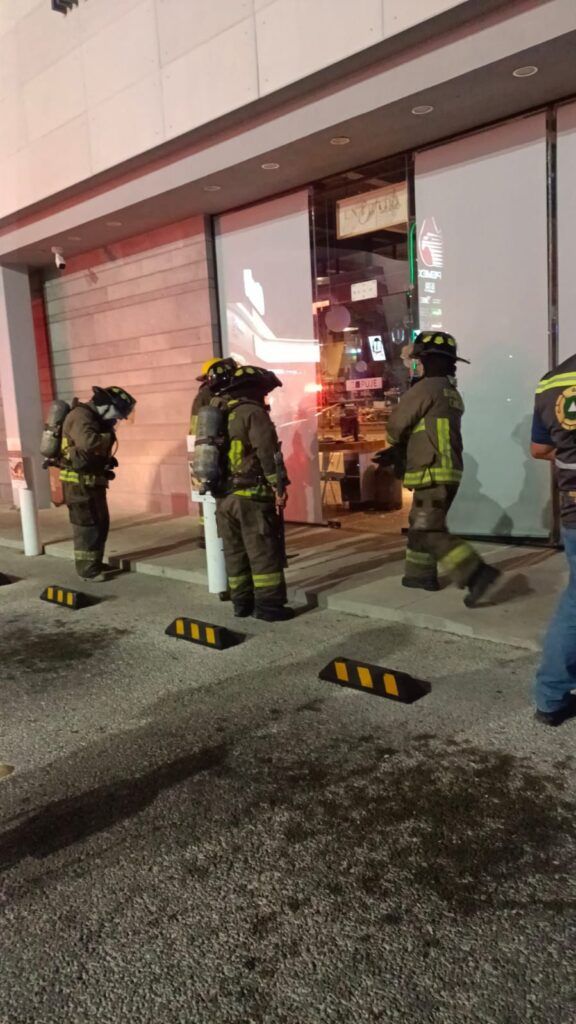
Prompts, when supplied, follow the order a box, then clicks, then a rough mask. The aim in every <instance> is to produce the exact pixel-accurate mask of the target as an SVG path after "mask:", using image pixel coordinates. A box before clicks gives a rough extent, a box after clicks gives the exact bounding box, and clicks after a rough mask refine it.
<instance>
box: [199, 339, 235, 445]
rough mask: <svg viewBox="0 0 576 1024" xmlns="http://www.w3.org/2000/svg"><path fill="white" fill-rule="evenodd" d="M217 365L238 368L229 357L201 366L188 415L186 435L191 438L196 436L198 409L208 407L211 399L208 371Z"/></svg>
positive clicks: (219, 358) (218, 358)
mask: <svg viewBox="0 0 576 1024" xmlns="http://www.w3.org/2000/svg"><path fill="white" fill-rule="evenodd" d="M218 363H222V364H224V365H226V366H228V367H230V368H231V369H234V370H235V369H236V368H237V366H238V363H237V362H236V360H235V359H231V358H229V357H228V358H226V359H224V358H223V357H222V356H214V357H213V358H212V359H207V360H206V362H205V363H204V365H203V366H202V369H201V370H200V374H199V376H198V377H196V380H197V381H199V383H200V387H199V388H198V391H197V392H196V394H195V396H194V401H193V402H192V410H191V413H190V429H189V431H188V433H189V434H190V436H191V437H195V436H196V424H197V422H198V413H199V412H200V409H201V408H202V406H203V405H209V404H210V401H211V399H212V397H213V396H212V392H211V391H210V388H209V387H208V380H207V378H208V371H209V370H211V369H212V367H213V366H217V365H218ZM192 447H193V445H192Z"/></svg>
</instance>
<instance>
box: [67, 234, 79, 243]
mask: <svg viewBox="0 0 576 1024" xmlns="http://www.w3.org/2000/svg"><path fill="white" fill-rule="evenodd" d="M68 241H69V242H81V241H82V235H68Z"/></svg>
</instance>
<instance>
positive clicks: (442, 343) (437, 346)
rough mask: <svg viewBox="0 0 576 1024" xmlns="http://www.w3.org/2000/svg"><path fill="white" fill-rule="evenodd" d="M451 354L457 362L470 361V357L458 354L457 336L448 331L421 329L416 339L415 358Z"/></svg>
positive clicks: (413, 351) (413, 350)
mask: <svg viewBox="0 0 576 1024" xmlns="http://www.w3.org/2000/svg"><path fill="white" fill-rule="evenodd" d="M433 355H436V356H449V357H450V359H453V360H454V361H455V362H457V363H468V364H469V363H470V360H469V359H462V358H461V357H460V356H459V355H458V346H457V344H456V338H454V337H453V336H452V335H451V334H447V332H446V331H420V334H419V335H418V337H417V338H416V340H415V341H414V348H413V349H412V357H413V358H414V359H425V358H426V356H433Z"/></svg>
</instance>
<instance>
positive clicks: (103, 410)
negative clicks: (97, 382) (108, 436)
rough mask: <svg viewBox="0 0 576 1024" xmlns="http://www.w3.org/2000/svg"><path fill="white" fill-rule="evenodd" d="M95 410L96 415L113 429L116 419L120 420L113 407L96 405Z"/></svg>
mask: <svg viewBox="0 0 576 1024" xmlns="http://www.w3.org/2000/svg"><path fill="white" fill-rule="evenodd" d="M96 408H97V409H98V415H99V416H100V417H101V419H103V420H104V421H105V423H107V424H108V425H109V426H111V427H113V426H114V425H115V423H117V422H118V419H119V418H120V417H119V415H118V410H117V409H115V408H114V406H113V405H98V406H96Z"/></svg>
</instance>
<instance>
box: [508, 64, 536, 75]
mask: <svg viewBox="0 0 576 1024" xmlns="http://www.w3.org/2000/svg"><path fill="white" fill-rule="evenodd" d="M512 74H513V75H514V78H532V75H537V74H538V68H537V67H536V65H535V64H526V66H525V67H523V68H516V70H515V71H513V72H512Z"/></svg>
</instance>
